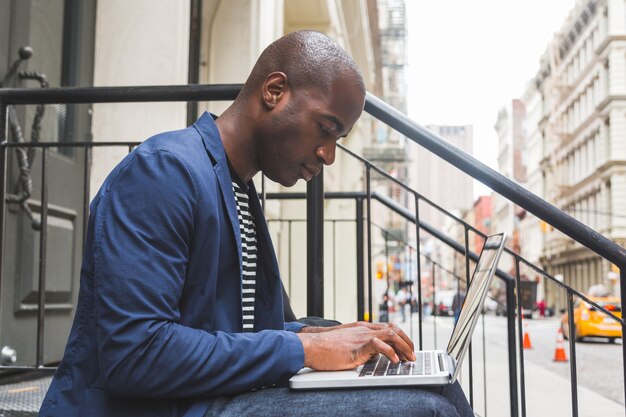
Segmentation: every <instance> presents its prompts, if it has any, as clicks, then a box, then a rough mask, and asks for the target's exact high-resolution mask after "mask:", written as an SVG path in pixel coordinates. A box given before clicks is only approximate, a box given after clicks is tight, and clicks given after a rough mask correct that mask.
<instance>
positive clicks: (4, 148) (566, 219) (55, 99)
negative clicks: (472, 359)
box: [0, 85, 626, 417]
mask: <svg viewBox="0 0 626 417" xmlns="http://www.w3.org/2000/svg"><path fill="white" fill-rule="evenodd" d="M240 87H241V86H240V85H190V86H163V87H89V88H46V89H33V90H31V89H0V176H1V178H2V180H1V181H0V198H1V199H0V231H1V232H2V236H0V283H1V282H3V280H4V277H3V276H2V274H3V270H4V268H3V256H4V253H5V251H4V240H5V239H4V231H5V212H6V195H7V184H6V179H7V162H8V161H7V155H8V150H9V149H11V148H18V147H21V148H28V147H36V148H40V149H41V150H42V152H41V158H42V160H41V167H42V170H41V171H42V173H41V233H40V244H39V250H40V253H39V271H38V275H39V280H38V289H39V291H38V294H39V300H38V318H37V355H36V363H35V365H34V368H36V369H53V368H52V367H47V366H46V365H45V364H44V362H43V348H44V346H43V332H44V323H45V308H44V307H45V291H44V289H45V288H46V264H45V259H46V250H47V248H46V242H47V234H46V229H47V228H46V221H47V209H48V195H47V181H48V172H47V163H48V162H47V161H48V151H49V149H50V148H52V147H65V146H71V147H83V148H84V151H85V167H84V175H85V176H86V178H87V177H88V176H89V175H90V165H89V164H90V161H91V151H92V148H93V147H95V146H120V145H121V146H127V147H128V148H129V150H130V149H132V147H133V146H135V145H136V144H137V143H134V142H133V143H119V142H111V143H103V142H72V143H67V142H66V143H36V144H35V143H10V142H8V141H7V137H8V135H7V107H8V106H10V105H27V104H29V105H32V104H52V103H62V104H70V103H110V102H117V103H121V102H166V101H214V100H232V99H234V98H235V96H236V94H237V93H238V91H239V89H240ZM365 111H366V112H368V113H369V114H371V115H372V116H374V117H375V118H377V119H379V120H381V121H382V122H384V123H386V124H388V125H389V126H390V127H392V128H393V129H395V130H397V131H399V132H400V133H402V134H404V135H405V136H406V137H407V138H409V139H411V140H413V141H415V142H416V143H418V144H420V145H421V146H423V147H425V148H426V149H428V150H430V151H431V152H433V153H435V154H436V155H438V156H439V157H441V158H442V159H444V160H446V161H448V162H450V163H451V164H452V165H454V166H456V167H457V168H459V169H461V170H462V171H464V172H466V173H467V174H469V175H470V176H472V177H473V178H475V179H477V180H479V181H481V182H482V183H484V184H485V185H487V186H489V187H490V188H491V189H493V190H494V191H496V192H498V193H499V194H501V195H502V196H504V197H506V198H507V199H508V200H510V201H511V202H513V203H515V204H517V205H518V206H520V207H522V208H524V209H526V210H527V211H528V212H529V213H532V214H534V215H536V216H537V217H538V218H540V219H542V220H543V221H545V222H547V223H548V224H550V225H552V226H553V227H554V228H556V229H558V230H560V231H561V232H563V233H564V234H566V235H567V236H569V237H571V238H572V239H573V240H575V241H577V242H579V243H580V244H582V245H583V246H585V247H587V248H588V249H590V250H592V251H593V252H595V253H596V254H598V255H599V256H600V257H602V258H604V259H606V260H608V261H609V262H611V263H613V264H615V265H616V266H617V267H618V268H619V269H620V278H621V279H620V294H621V306H620V308H621V311H624V309H625V308H626V306H625V305H624V303H625V302H626V251H625V250H624V249H623V248H622V247H620V246H619V245H617V244H615V243H614V242H612V241H610V240H608V239H607V238H605V237H604V236H602V235H600V234H599V233H597V232H595V231H594V230H592V229H590V228H589V227H587V226H585V225H584V224H582V223H581V222H579V221H577V220H576V219H574V218H572V217H571V216H569V215H568V214H566V213H564V212H563V211H561V210H559V209H558V208H556V207H554V206H552V205H550V204H549V203H547V202H546V201H544V200H542V199H541V198H539V197H537V196H536V195H534V194H532V193H531V192H529V191H528V190H526V189H524V188H523V187H522V186H520V185H518V184H516V183H515V182H513V181H511V180H510V179H508V178H506V177H504V176H502V175H500V174H499V173H497V172H496V171H494V170H492V169H491V168H489V167H487V166H486V165H484V164H482V163H481V162H479V161H477V160H476V159H474V158H472V157H471V156H469V155H467V154H465V153H464V152H463V151H461V150H459V149H457V148H456V147H454V146H453V145H450V144H448V143H447V142H446V141H445V140H443V139H442V138H440V137H438V136H437V135H436V134H434V133H433V132H430V131H429V130H427V129H425V128H423V127H421V126H420V125H418V124H417V123H415V122H413V121H411V120H410V119H408V118H407V117H406V116H405V115H404V114H402V113H400V112H399V111H397V110H395V109H394V108H392V107H391V106H389V105H387V104H386V103H384V102H382V101H381V100H379V99H378V98H376V97H374V96H372V95H371V94H368V95H367V98H366V104H365ZM344 151H346V152H348V153H349V154H351V155H352V156H353V157H355V158H357V159H359V160H360V161H361V162H362V163H363V165H364V167H365V171H366V181H365V182H366V184H365V188H366V190H365V191H364V192H362V193H360V194H359V195H358V196H356V195H355V196H352V198H356V199H357V201H358V203H357V213H356V218H357V225H358V224H362V222H361V221H359V220H360V219H364V220H365V223H366V226H365V227H366V230H361V231H360V232H358V230H357V235H359V236H361V237H362V239H364V240H365V241H367V242H368V244H367V245H366V250H367V256H364V255H361V256H363V262H362V263H361V269H360V271H359V269H357V271H358V275H359V276H360V277H361V279H360V280H359V282H360V283H361V284H357V289H358V290H357V296H358V299H359V302H358V304H359V308H358V312H357V314H358V317H359V318H362V317H364V315H363V313H364V312H365V310H366V309H367V311H368V312H369V313H370V316H369V317H370V319H371V312H372V311H373V305H372V294H371V288H372V276H373V270H372V252H371V251H372V248H371V242H372V225H373V221H372V212H371V207H372V204H373V202H378V203H380V204H382V205H384V206H385V207H387V208H389V209H391V210H393V211H394V212H395V213H397V214H399V215H401V216H402V217H404V218H405V219H406V220H407V221H409V222H411V223H412V224H414V225H415V233H416V244H415V246H414V249H415V251H416V256H417V260H418V262H417V271H416V276H417V277H421V262H420V259H421V258H422V256H421V254H420V244H419V242H420V233H422V232H425V233H428V234H430V235H432V236H434V237H435V238H437V239H439V240H441V241H442V242H443V243H445V244H446V245H448V246H449V247H450V248H452V249H453V250H455V251H456V252H458V253H459V254H462V255H463V256H465V264H466V268H465V269H466V279H467V280H468V279H469V271H470V261H472V260H474V261H475V260H476V259H477V255H476V254H475V253H473V252H472V251H471V250H469V233H470V232H472V233H474V234H477V235H479V236H483V237H484V234H482V233H481V232H480V231H478V230H476V229H475V228H473V227H472V226H471V225H469V224H467V223H466V222H464V221H463V220H461V219H459V218H457V217H455V216H453V215H451V214H450V213H448V212H446V211H445V210H444V209H443V208H441V207H439V206H437V205H436V204H434V203H433V202H431V201H429V200H428V199H426V198H425V197H423V196H421V195H420V194H418V193H417V192H415V191H414V190H412V189H410V188H409V187H408V186H406V184H403V183H401V182H399V181H398V180H397V179H395V178H394V177H392V176H391V175H389V174H387V173H386V172H384V171H383V170H381V169H380V168H378V167H376V166H375V165H373V164H372V163H371V162H369V161H367V160H364V159H363V158H360V157H358V156H357V155H354V154H353V153H352V152H350V151H348V150H347V149H345V148H344ZM373 171H374V172H376V174H377V175H379V176H382V177H384V178H385V179H386V180H387V181H391V182H394V183H396V184H397V185H398V186H399V187H401V188H403V189H404V190H405V191H406V192H407V193H409V194H410V195H412V196H413V198H414V209H413V210H409V209H408V208H406V207H404V206H403V205H401V204H399V203H397V202H395V201H393V200H392V199H389V198H387V197H385V196H382V195H379V194H377V193H375V192H373V191H372V185H371V182H372V172H373ZM316 181H319V182H316ZM321 181H322V179H321V178H319V179H316V180H314V181H313V183H312V184H310V186H309V187H308V188H307V195H306V197H307V206H308V207H309V208H308V210H307V211H308V213H310V214H313V215H312V216H309V217H308V219H307V224H308V225H307V228H308V233H307V236H308V237H307V239H308V246H309V247H310V248H315V256H311V257H309V259H308V269H309V275H308V286H307V289H308V293H309V297H308V303H309V304H310V305H308V307H307V309H308V311H309V312H319V311H320V310H321V311H323V308H320V306H323V294H324V292H323V285H324V281H323V276H322V279H319V274H320V271H323V263H322V256H323V255H322V254H323V252H321V250H320V248H323V233H322V232H321V230H322V228H323V221H320V218H322V219H323V213H322V214H320V202H321V201H322V200H323V198H324V197H325V196H324V192H323V187H321V186H320V185H321V184H323V183H322V182H321ZM88 183H89V181H87V180H86V181H85V190H84V193H85V197H84V204H83V211H84V214H85V216H84V219H85V221H86V218H87V211H88V204H87V203H88V201H87V200H88V195H89V189H88ZM330 196H331V195H330V193H327V194H326V197H330ZM302 197H303V196H298V198H302ZM268 198H272V196H271V195H268ZM281 198H289V197H288V195H287V194H282V196H281ZM420 203H421V204H428V205H429V206H431V207H433V208H435V209H437V210H439V211H440V212H441V213H442V214H444V215H446V216H448V217H449V218H451V219H453V220H454V221H455V222H457V223H458V224H460V225H461V226H462V227H463V230H464V234H463V236H464V239H463V240H464V244H460V243H458V242H457V241H456V240H454V239H452V238H450V237H448V236H445V235H443V234H442V233H441V232H440V231H438V230H436V229H435V228H433V227H430V226H429V225H428V224H427V223H425V222H424V221H423V220H422V219H421V218H420ZM363 206H365V207H363ZM320 216H321V217H320ZM357 229H358V226H357ZM507 253H508V254H509V255H510V256H512V257H513V258H514V262H515V271H516V273H515V276H514V277H513V276H511V275H509V274H507V273H505V272H503V271H498V272H497V276H498V277H500V278H501V279H503V280H504V282H505V283H506V305H507V329H508V331H507V340H508V346H509V383H510V404H511V411H510V413H511V415H512V416H516V417H517V416H518V415H520V413H521V415H522V416H525V415H526V399H525V381H524V352H523V349H522V346H521V344H520V343H519V341H520V340H521V339H522V322H521V316H522V311H521V299H520V297H521V294H520V291H517V292H516V288H519V287H520V280H521V274H520V265H524V266H525V267H527V268H530V269H532V270H534V271H535V272H537V273H538V274H541V275H542V276H544V277H545V278H546V279H548V280H550V282H552V283H554V284H555V285H557V286H558V287H559V288H561V289H562V290H564V291H565V292H566V294H567V307H568V312H569V323H568V327H569V334H570V335H573V334H575V329H574V321H573V318H572V317H573V302H574V299H579V300H583V301H585V302H587V303H588V304H589V305H592V306H593V307H594V308H596V309H597V310H598V311H601V312H602V313H604V314H605V315H606V316H607V317H609V318H611V319H612V320H615V321H617V322H618V323H620V325H621V326H622V332H624V331H625V330H626V325H625V322H624V320H623V319H622V318H619V317H617V316H615V315H614V314H613V313H612V312H610V311H608V310H606V309H605V308H604V307H603V306H600V305H598V304H597V303H595V302H593V301H592V300H590V299H589V298H587V297H586V296H585V295H583V294H581V293H579V292H578V291H576V290H575V289H573V288H570V287H569V286H567V285H565V284H563V283H562V282H560V281H559V280H557V279H556V278H555V277H553V276H551V275H550V274H548V273H546V272H545V271H543V270H541V268H538V267H536V266H534V265H532V264H531V263H530V262H528V261H527V260H526V259H524V258H522V257H521V256H519V255H518V254H516V253H513V252H512V251H510V250H507ZM363 264H365V265H366V266H367V273H366V272H365V271H364V269H365V268H362V266H363ZM420 281H421V280H420V279H416V280H415V282H416V285H417V289H416V290H417V293H418V304H419V307H418V311H420V312H421V311H422V305H421V299H422V289H421V282H420ZM359 285H361V288H360V289H359V287H358V286H359ZM365 288H367V289H368V297H367V300H366V299H365V297H364V294H365V291H364V290H365ZM365 303H367V307H366V306H365ZM515 306H517V311H515V308H514V307H515ZM421 316H422V315H421V314H420V318H419V328H418V337H419V338H418V345H419V346H420V347H421V346H422V340H423V332H422V325H421ZM516 317H517V323H516ZM516 331H517V333H516ZM574 339H575V338H574V337H570V355H571V361H570V374H571V381H570V384H571V398H572V415H573V416H577V415H578V400H577V397H578V395H577V369H576V343H575V340H574ZM622 359H623V363H624V367H626V349H624V348H622ZM518 360H519V363H520V369H519V371H518V370H517V361H518ZM5 368H7V369H32V368H33V367H26V366H24V367H5ZM625 369H626V368H625ZM470 374H471V371H470ZM624 375H626V372H624ZM470 379H471V375H470ZM518 381H519V385H518ZM625 385H626V384H625ZM472 389H473V384H470V400H471V401H473V393H472ZM518 393H519V395H518Z"/></svg>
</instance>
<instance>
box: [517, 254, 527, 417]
mask: <svg viewBox="0 0 626 417" xmlns="http://www.w3.org/2000/svg"><path fill="white" fill-rule="evenodd" d="M515 285H516V286H517V317H518V320H517V324H518V330H517V334H518V337H519V340H524V339H523V337H524V334H523V331H524V329H523V325H524V324H523V319H524V316H523V312H522V290H521V288H522V284H521V275H520V266H519V258H518V257H515ZM519 358H520V359H519V363H520V370H519V380H520V388H521V389H520V399H521V401H520V402H521V404H522V409H521V412H522V417H526V376H525V367H524V346H523V344H522V343H520V346H519Z"/></svg>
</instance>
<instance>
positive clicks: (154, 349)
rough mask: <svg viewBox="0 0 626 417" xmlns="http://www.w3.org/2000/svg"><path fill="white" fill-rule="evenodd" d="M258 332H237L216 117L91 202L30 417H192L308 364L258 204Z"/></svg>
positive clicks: (134, 161)
mask: <svg viewBox="0 0 626 417" xmlns="http://www.w3.org/2000/svg"><path fill="white" fill-rule="evenodd" d="M249 186H250V187H251V189H250V194H251V201H250V204H251V209H252V212H253V215H254V217H255V219H257V225H256V226H257V240H258V243H257V244H258V267H257V269H258V270H257V286H256V302H255V315H256V318H255V333H241V331H242V309H241V304H242V301H241V299H242V297H241V282H242V270H241V237H240V233H239V223H238V220H237V208H236V205H235V198H234V195H233V191H232V185H231V178H230V173H229V169H228V164H227V159H226V155H225V152H224V148H223V146H222V141H221V139H220V136H219V132H218V130H217V127H216V125H215V122H214V120H213V117H212V116H211V115H210V114H208V113H205V114H204V115H203V116H202V117H201V118H200V119H199V120H198V121H197V122H196V123H195V124H194V125H193V126H191V127H189V128H187V129H184V130H180V131H176V132H168V133H162V134H159V135H157V136H154V137H152V138H150V139H148V140H147V141H145V142H144V143H143V144H142V145H141V146H139V147H137V148H136V149H135V150H134V151H133V152H132V153H130V154H129V155H128V156H127V157H126V158H124V160H123V161H122V162H121V163H120V164H119V165H118V166H117V167H116V168H115V169H114V170H113V171H112V172H111V174H109V176H108V177H107V179H106V181H105V182H104V184H103V185H102V188H101V189H100V191H99V192H98V194H97V195H96V197H95V198H94V200H93V201H92V203H91V206H90V209H91V212H90V216H89V226H88V233H87V242H86V247H85V252H84V257H83V265H82V270H81V277H80V292H79V297H78V304H77V308H76V314H75V318H74V324H73V327H72V330H71V333H70V336H69V340H68V343H67V347H66V350H65V354H64V357H63V360H62V362H61V364H60V366H59V368H58V370H57V372H56V374H55V376H54V379H53V381H52V384H51V386H50V389H49V391H48V393H47V395H46V398H45V399H44V402H43V404H42V407H41V410H40V414H39V415H40V416H42V417H44V416H57V417H67V416H81V417H82V416H91V417H94V416H95V417H97V416H116V417H118V416H132V417H141V416H183V415H184V416H202V415H203V414H204V413H205V412H206V404H207V402H208V401H210V397H213V396H218V395H229V394H236V393H241V392H245V391H248V390H251V389H253V388H256V387H260V386H268V385H271V384H274V383H280V382H281V381H284V380H285V379H287V378H288V377H290V376H291V375H293V374H295V373H296V372H298V371H299V370H300V368H301V367H302V366H303V363H304V351H303V348H302V344H301V343H300V340H299V339H298V337H297V335H296V334H295V333H294V332H295V331H298V330H299V329H300V328H301V326H302V325H299V324H296V323H287V324H285V322H284V319H283V301H282V286H281V285H282V284H281V281H280V277H279V273H278V265H277V262H276V256H275V254H274V250H273V248H272V243H271V240H270V235H269V232H268V230H267V225H266V223H265V221H264V220H263V219H264V216H263V213H262V211H261V207H260V204H259V200H258V198H257V196H256V191H255V190H254V185H253V184H252V182H250V184H249Z"/></svg>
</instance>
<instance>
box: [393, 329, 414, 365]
mask: <svg viewBox="0 0 626 417" xmlns="http://www.w3.org/2000/svg"><path fill="white" fill-rule="evenodd" d="M394 331H395V332H396V333H397V334H398V336H400V337H401V338H402V339H403V340H404V341H405V342H406V344H407V345H409V346H410V348H411V351H414V350H415V346H414V345H413V341H412V340H411V338H410V337H409V336H408V335H407V334H406V333H404V330H402V329H401V328H400V326H398V325H396V326H395V327H394ZM412 360H414V359H412Z"/></svg>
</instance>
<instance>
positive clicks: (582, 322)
mask: <svg viewBox="0 0 626 417" xmlns="http://www.w3.org/2000/svg"><path fill="white" fill-rule="evenodd" d="M588 298H589V300H591V301H593V302H594V303H596V304H597V305H599V306H600V307H603V308H604V309H606V310H607V311H610V312H611V313H613V315H614V316H616V317H620V318H621V317H622V310H621V307H620V306H621V304H620V298H619V297H613V296H604V297H588ZM567 320H568V318H567V312H566V313H565V314H564V315H563V318H562V319H561V331H562V332H563V337H564V338H565V339H568V338H569V325H568V321H567ZM574 328H575V329H576V340H577V341H578V340H582V339H583V338H585V337H606V338H608V339H609V342H611V343H613V342H615V339H617V338H621V337H622V326H621V324H619V322H617V321H615V319H613V318H612V317H610V316H608V315H607V314H605V313H604V312H603V311H601V310H598V309H597V308H596V307H595V306H593V305H591V304H589V303H587V302H585V301H583V300H580V299H578V300H576V302H575V303H574Z"/></svg>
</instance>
